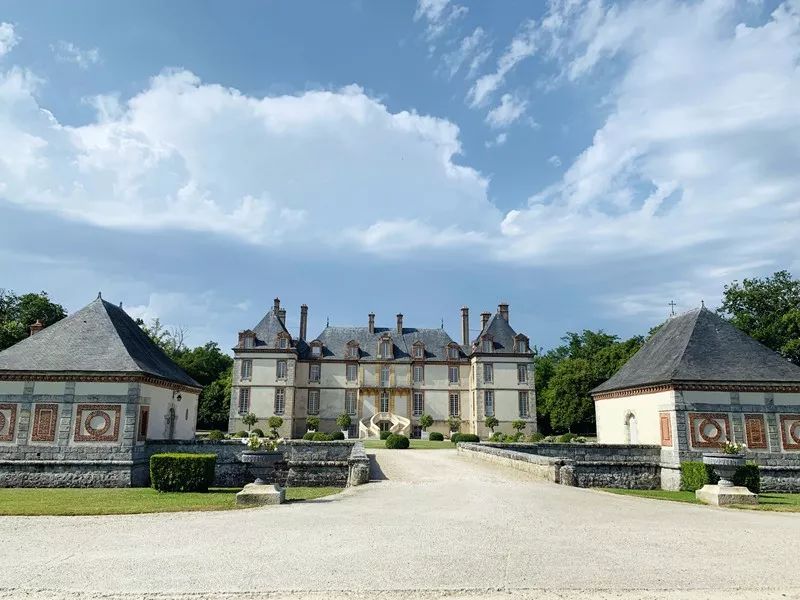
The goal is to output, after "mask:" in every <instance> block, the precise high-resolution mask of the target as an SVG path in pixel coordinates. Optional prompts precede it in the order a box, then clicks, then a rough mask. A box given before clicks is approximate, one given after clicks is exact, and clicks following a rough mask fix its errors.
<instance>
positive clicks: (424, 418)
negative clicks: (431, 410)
mask: <svg viewBox="0 0 800 600" xmlns="http://www.w3.org/2000/svg"><path fill="white" fill-rule="evenodd" d="M431 425H433V417H432V416H430V415H428V414H424V415H420V417H419V426H420V427H422V433H420V439H423V440H427V439H429V437H430V436H429V435H428V427H430V426H431Z"/></svg>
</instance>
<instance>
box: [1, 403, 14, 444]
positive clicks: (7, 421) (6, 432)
mask: <svg viewBox="0 0 800 600" xmlns="http://www.w3.org/2000/svg"><path fill="white" fill-rule="evenodd" d="M16 424H17V405H16V404H0V442H13V441H14V429H15V426H16Z"/></svg>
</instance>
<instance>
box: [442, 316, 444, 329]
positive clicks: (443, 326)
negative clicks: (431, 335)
mask: <svg viewBox="0 0 800 600" xmlns="http://www.w3.org/2000/svg"><path fill="white" fill-rule="evenodd" d="M442 329H444V317H442Z"/></svg>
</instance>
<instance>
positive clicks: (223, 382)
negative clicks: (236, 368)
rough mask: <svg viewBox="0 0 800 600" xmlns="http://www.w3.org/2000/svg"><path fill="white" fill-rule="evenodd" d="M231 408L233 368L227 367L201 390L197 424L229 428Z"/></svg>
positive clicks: (209, 427) (201, 426)
mask: <svg viewBox="0 0 800 600" xmlns="http://www.w3.org/2000/svg"><path fill="white" fill-rule="evenodd" d="M230 408H231V369H227V370H226V371H225V372H224V373H222V375H220V376H219V378H218V379H215V380H214V381H212V382H211V383H209V384H208V385H207V386H205V387H204V388H203V390H202V392H200V399H199V401H198V407H197V426H198V427H200V428H201V429H214V428H219V429H226V430H227V428H228V415H229V414H230Z"/></svg>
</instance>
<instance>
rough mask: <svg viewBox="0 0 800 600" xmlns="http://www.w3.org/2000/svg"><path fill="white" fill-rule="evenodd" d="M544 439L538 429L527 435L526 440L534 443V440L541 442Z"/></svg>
mask: <svg viewBox="0 0 800 600" xmlns="http://www.w3.org/2000/svg"><path fill="white" fill-rule="evenodd" d="M544 440H545V437H544V434H543V433H539V432H538V431H537V432H536V433H532V434H530V435H529V436H528V441H529V442H531V443H532V444H535V443H536V442H542V441H544Z"/></svg>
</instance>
